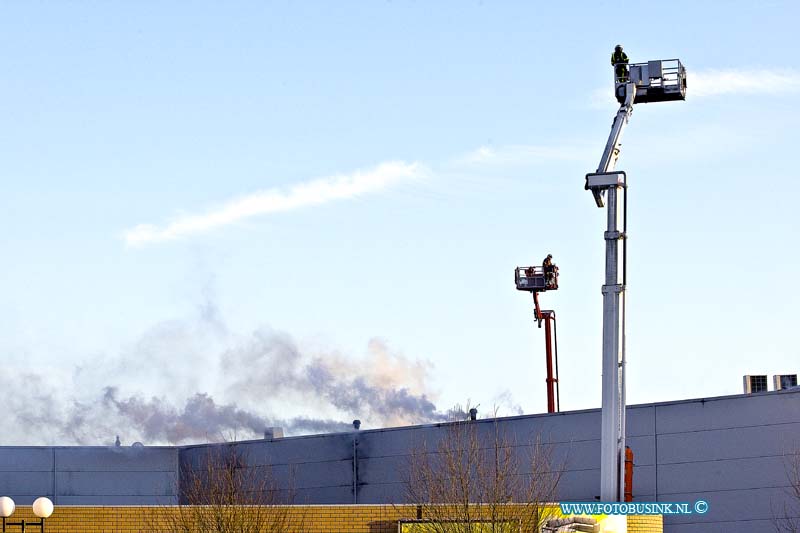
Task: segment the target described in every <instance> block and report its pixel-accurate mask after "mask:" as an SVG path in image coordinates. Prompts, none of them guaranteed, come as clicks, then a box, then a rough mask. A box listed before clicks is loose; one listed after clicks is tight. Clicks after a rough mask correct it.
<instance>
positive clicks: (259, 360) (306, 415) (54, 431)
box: [0, 304, 447, 445]
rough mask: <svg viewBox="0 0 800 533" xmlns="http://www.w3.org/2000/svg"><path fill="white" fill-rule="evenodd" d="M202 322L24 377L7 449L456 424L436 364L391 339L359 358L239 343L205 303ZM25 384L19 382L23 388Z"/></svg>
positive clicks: (14, 388)
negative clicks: (360, 424) (438, 386)
mask: <svg viewBox="0 0 800 533" xmlns="http://www.w3.org/2000/svg"><path fill="white" fill-rule="evenodd" d="M200 311H201V312H200V313H199V317H198V319H197V320H195V321H167V322H162V323H159V324H157V325H155V326H154V327H152V328H151V329H150V330H148V331H147V332H145V334H144V335H143V336H142V337H141V338H140V339H139V340H137V341H136V342H135V343H133V344H132V345H131V346H130V347H127V348H124V349H122V350H121V351H120V354H119V355H118V356H116V357H96V358H94V359H92V358H87V360H86V361H82V362H81V363H80V364H78V365H75V367H74V369H73V372H72V373H71V375H67V374H62V375H56V376H55V377H54V376H51V375H48V377H47V378H45V377H44V376H41V375H37V374H32V373H25V374H22V373H19V374H17V375H16V376H15V379H11V380H9V382H10V386H9V387H10V388H7V389H6V394H7V395H8V396H7V397H8V398H9V400H8V403H9V405H8V408H7V413H9V414H10V417H11V420H10V421H9V424H8V425H7V428H6V429H7V430H8V431H6V432H5V435H4V437H5V438H3V439H2V442H1V443H0V444H63V445H68V444H79V445H102V444H110V443H111V442H113V440H114V437H115V435H117V434H119V435H120V436H121V438H122V441H123V444H125V443H131V442H133V441H137V440H138V441H142V442H144V443H145V444H148V445H155V444H182V443H192V442H206V441H219V440H242V439H252V438H261V437H262V436H263V431H264V428H265V427H270V426H277V427H282V428H284V430H285V432H286V434H287V435H292V434H305V433H324V432H334V431H350V430H352V424H351V422H350V421H351V420H353V419H354V418H360V419H361V420H363V421H364V424H365V427H370V426H371V427H382V426H387V425H402V424H413V423H428V422H435V421H441V420H445V419H446V418H447V413H445V412H440V411H439V410H437V408H436V405H435V404H434V402H433V400H432V395H431V393H430V392H429V390H428V384H427V381H428V377H429V370H430V365H429V364H428V363H426V362H423V361H419V360H411V359H408V358H406V357H405V356H403V355H402V354H399V353H397V352H395V351H393V350H391V349H390V348H389V346H388V345H387V344H386V342H384V341H382V340H380V339H372V340H370V341H369V343H368V345H367V347H366V350H365V352H364V354H363V355H361V356H360V357H352V356H345V355H343V354H341V353H339V352H337V351H335V350H325V351H319V350H314V349H309V348H306V347H303V346H302V345H301V344H299V343H298V342H296V341H295V340H294V339H293V338H292V337H291V336H289V335H288V334H286V333H282V332H278V331H274V330H272V329H270V328H267V327H262V328H259V329H256V330H255V331H253V332H252V333H250V334H249V335H244V336H242V335H237V334H235V333H232V332H231V330H230V328H228V327H227V325H225V324H224V322H223V321H222V320H221V319H220V317H219V313H218V312H217V310H216V308H215V307H214V306H213V305H211V304H206V305H204V306H203V307H202V308H201V309H200ZM17 378H19V379H17Z"/></svg>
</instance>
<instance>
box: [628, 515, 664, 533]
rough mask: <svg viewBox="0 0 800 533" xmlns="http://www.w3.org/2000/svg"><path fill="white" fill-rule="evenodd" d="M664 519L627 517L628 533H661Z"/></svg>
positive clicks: (659, 517) (659, 516) (660, 517)
mask: <svg viewBox="0 0 800 533" xmlns="http://www.w3.org/2000/svg"><path fill="white" fill-rule="evenodd" d="M663 531H664V517H663V516H661V515H655V516H653V515H651V516H629V517H628V533H663Z"/></svg>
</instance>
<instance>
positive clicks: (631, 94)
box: [586, 82, 636, 207]
mask: <svg viewBox="0 0 800 533" xmlns="http://www.w3.org/2000/svg"><path fill="white" fill-rule="evenodd" d="M635 96H636V86H635V85H634V84H633V83H632V82H629V83H627V84H625V101H624V102H623V104H622V105H621V106H620V107H619V111H617V114H616V116H615V117H614V122H613V123H612V124H611V133H610V134H609V135H608V142H607V143H606V148H605V150H603V157H602V158H601V159H600V164H599V165H598V166H597V174H603V173H606V172H611V171H613V170H614V167H616V166H617V159H619V152H620V148H622V132H623V130H624V129H625V126H626V125H627V124H628V120H630V118H631V115H632V114H633V100H634V98H635ZM586 188H587V189H588V188H589V182H588V179H587V182H586ZM592 194H593V195H594V201H595V203H596V204H597V207H603V206H604V205H605V203H604V201H603V198H604V196H605V190H604V189H594V188H593V189H592Z"/></svg>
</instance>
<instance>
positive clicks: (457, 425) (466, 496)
mask: <svg viewBox="0 0 800 533" xmlns="http://www.w3.org/2000/svg"><path fill="white" fill-rule="evenodd" d="M452 412H454V413H463V412H464V411H462V410H461V409H459V408H458V407H457V408H456V409H454V410H453V411H452ZM562 471H563V468H562V467H561V466H556V465H554V464H553V461H552V446H550V445H547V444H544V443H543V442H542V440H541V438H540V437H539V436H535V437H532V439H531V441H530V442H525V443H519V442H517V441H516V436H510V435H508V434H507V433H506V432H505V431H504V430H503V429H502V427H501V425H500V424H499V423H498V421H497V418H496V417H495V418H494V419H493V420H492V421H484V422H478V421H474V420H456V421H454V422H452V423H450V424H448V425H446V426H445V427H444V435H443V436H442V437H441V438H440V439H439V440H438V442H437V443H436V444H435V447H434V448H433V449H427V443H425V442H423V443H421V444H420V445H419V446H415V449H414V450H413V451H412V454H411V456H410V461H409V465H408V471H407V474H406V480H405V481H406V485H407V494H406V496H407V500H408V502H409V503H413V504H416V505H417V509H418V512H417V515H418V518H422V519H424V520H425V521H426V523H425V527H424V530H425V531H431V532H435V533H477V532H481V533H489V532H491V533H510V532H512V531H513V532H519V531H524V532H537V533H538V532H539V531H540V529H541V526H542V524H543V523H544V522H545V521H546V520H547V519H548V518H551V511H550V510H549V508H548V507H547V506H546V505H545V504H546V503H548V502H552V501H553V500H554V498H555V496H556V489H557V487H558V483H559V481H560V479H561V472H562Z"/></svg>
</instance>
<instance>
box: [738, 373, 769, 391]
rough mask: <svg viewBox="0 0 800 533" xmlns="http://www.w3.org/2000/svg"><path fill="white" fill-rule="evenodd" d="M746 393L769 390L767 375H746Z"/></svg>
mask: <svg viewBox="0 0 800 533" xmlns="http://www.w3.org/2000/svg"><path fill="white" fill-rule="evenodd" d="M743 381H744V393H745V394H752V393H754V392H767V376H766V374H765V375H763V376H762V375H757V376H744V379H743Z"/></svg>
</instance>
